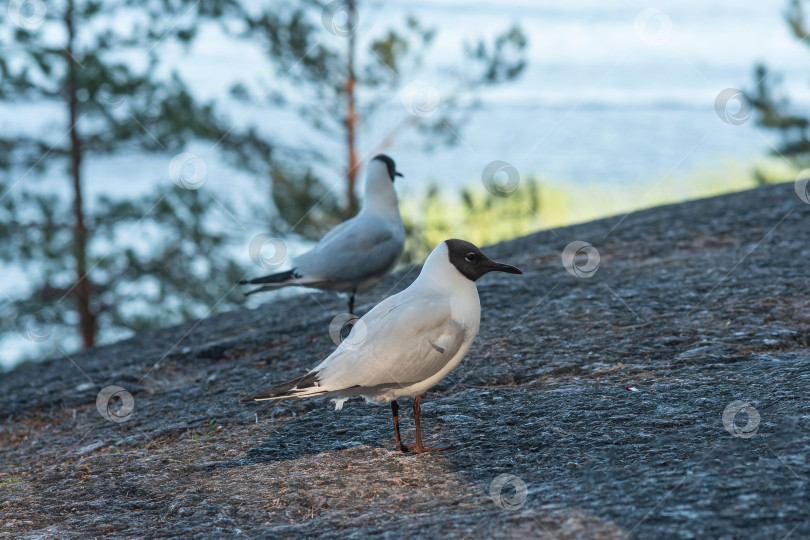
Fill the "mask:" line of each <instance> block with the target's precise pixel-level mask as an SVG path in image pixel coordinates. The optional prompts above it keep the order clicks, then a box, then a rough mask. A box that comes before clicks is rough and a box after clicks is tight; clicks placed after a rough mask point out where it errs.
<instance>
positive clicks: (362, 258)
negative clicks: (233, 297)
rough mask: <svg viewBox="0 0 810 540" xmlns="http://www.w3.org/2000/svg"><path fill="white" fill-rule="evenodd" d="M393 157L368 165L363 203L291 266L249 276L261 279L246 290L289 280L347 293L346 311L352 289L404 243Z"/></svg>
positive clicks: (374, 279) (370, 279) (388, 266)
mask: <svg viewBox="0 0 810 540" xmlns="http://www.w3.org/2000/svg"><path fill="white" fill-rule="evenodd" d="M397 176H402V174H400V173H398V172H397V169H396V165H395V164H394V160H393V159H391V158H390V157H388V156H386V155H384V154H380V155H378V156H375V157H374V158H373V159H372V160H371V162H370V163H369V165H368V175H367V177H366V188H365V198H364V199H363V208H362V209H361V210H360V212H359V213H358V214H357V215H356V216H355V217H353V218H351V219H348V220H346V221H344V222H343V223H341V224H340V225H338V226H337V227H335V228H334V229H332V230H331V231H329V232H328V233H327V234H326V236H324V237H323V238H322V239H321V241H320V242H318V243H317V244H316V245H315V247H313V248H312V249H311V250H309V251H307V252H306V253H304V254H303V255H300V256H298V257H296V258H295V261H294V262H293V268H292V269H291V270H288V271H286V272H279V273H277V274H271V275H269V276H264V277H260V278H256V279H251V280H243V281H240V282H239V283H240V284H242V285H247V284H250V285H262V286H261V287H259V288H257V289H254V290H252V291H248V292H247V293H245V294H246V295H250V294H253V293H257V292H260V291H267V290H275V289H280V288H282V287H288V286H290V285H298V286H302V287H313V288H316V289H321V290H324V291H336V292H345V293H349V313H354V295H355V294H357V293H364V292H366V291H368V290H370V289H371V288H373V287H374V286H375V285H376V284H377V283H379V282H380V280H382V278H384V277H385V276H386V275H387V274H388V273H389V272H390V271H391V270H392V269H393V268H394V265H396V264H397V261H398V260H399V257H400V256H401V255H402V250H403V249H404V247H405V227H404V226H403V225H402V217H400V215H399V207H398V205H397V192H396V191H395V190H394V178H396V177H397Z"/></svg>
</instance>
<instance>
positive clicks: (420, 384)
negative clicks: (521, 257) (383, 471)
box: [242, 239, 522, 453]
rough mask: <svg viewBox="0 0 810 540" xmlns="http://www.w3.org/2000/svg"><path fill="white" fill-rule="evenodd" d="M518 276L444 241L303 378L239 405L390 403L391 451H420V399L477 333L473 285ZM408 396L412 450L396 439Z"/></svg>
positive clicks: (471, 249)
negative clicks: (317, 400) (487, 277)
mask: <svg viewBox="0 0 810 540" xmlns="http://www.w3.org/2000/svg"><path fill="white" fill-rule="evenodd" d="M493 271H498V272H508V273H510V274H522V272H521V271H520V270H518V269H517V268H515V267H514V266H509V265H508V264H502V263H498V262H495V261H493V260H492V259H490V258H489V257H487V256H486V255H484V254H483V253H482V252H481V250H480V249H478V248H477V247H475V246H474V245H473V244H471V243H469V242H466V241H464V240H456V239H452V240H446V241H444V242H442V243H441V244H439V245H438V246H437V247H436V248H435V249H434V250H433V252H432V253H431V254H430V256H428V258H427V260H426V261H425V264H424V266H423V268H422V271H421V272H420V274H419V277H417V278H416V281H414V282H413V284H411V286H410V287H408V288H407V289H405V290H404V291H402V292H400V293H398V294H395V295H393V296H390V297H388V298H386V299H385V300H383V301H382V302H380V303H379V304H377V305H376V306H375V307H374V308H373V309H372V310H371V311H369V312H368V313H366V314H365V315H364V316H363V317H361V318H360V319H359V320H357V321H356V322H355V324H354V326H353V327H352V330H351V332H350V333H349V335H348V337H347V338H346V339H345V340H344V341H343V342H342V343H341V344H340V345H339V346H338V348H337V349H335V351H334V352H333V353H332V354H330V355H329V356H328V357H327V358H326V359H325V360H324V361H323V362H321V363H320V364H318V365H317V366H316V367H315V368H314V369H312V370H311V371H310V372H309V373H307V374H306V375H303V376H301V377H298V378H296V379H293V380H291V381H289V382H287V383H284V384H280V385H278V386H274V387H273V388H270V389H268V390H263V391H261V392H257V393H255V394H251V395H249V396H246V397H244V398H242V401H243V402H245V401H266V400H275V399H302V398H308V397H316V396H333V397H334V398H335V408H336V409H340V408H341V407H342V406H343V402H344V401H346V400H347V399H348V398H350V397H352V396H363V397H365V398H366V401H368V402H373V403H378V404H384V403H389V402H390V403H391V412H392V414H393V417H394V435H395V438H396V444H397V450H399V451H402V452H415V453H421V452H428V451H433V450H442V449H443V448H425V447H424V446H422V434H421V430H420V425H419V411H420V399H421V394H422V393H423V392H425V391H426V390H427V389H429V388H431V387H432V386H434V385H435V384H436V383H438V382H439V381H440V380H442V379H443V378H444V377H445V376H446V375H447V374H448V373H450V370H452V369H453V368H454V367H456V365H457V364H458V363H459V362H460V361H461V359H462V358H464V355H465V354H466V353H467V350H469V348H470V345H472V342H473V340H474V339H475V336H476V334H477V333H478V324H479V322H480V320H481V304H480V303H479V300H478V289H477V288H476V286H475V281H476V280H477V279H478V278H480V277H481V276H483V275H484V274H486V273H488V272H493ZM410 396H415V399H414V403H413V414H414V422H415V424H416V443H415V444H410V445H407V444H403V443H402V441H401V440H400V437H399V419H398V411H399V405H398V404H397V399H398V398H404V397H410Z"/></svg>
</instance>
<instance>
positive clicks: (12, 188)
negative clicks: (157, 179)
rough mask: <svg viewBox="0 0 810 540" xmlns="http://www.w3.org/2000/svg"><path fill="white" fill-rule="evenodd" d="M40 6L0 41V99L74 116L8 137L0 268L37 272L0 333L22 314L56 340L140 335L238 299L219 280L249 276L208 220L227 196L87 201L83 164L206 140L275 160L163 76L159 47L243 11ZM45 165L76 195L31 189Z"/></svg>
mask: <svg viewBox="0 0 810 540" xmlns="http://www.w3.org/2000/svg"><path fill="white" fill-rule="evenodd" d="M122 10H125V11H126V13H127V16H128V17H129V18H130V20H132V21H133V24H132V25H130V26H129V27H128V28H127V29H125V30H122V29H121V28H119V27H118V26H117V25H116V26H115V27H114V23H115V22H116V21H119V20H120V13H121V11H122ZM46 13H47V16H46V17H45V19H44V20H43V21H42V24H40V25H38V24H34V25H30V26H32V28H28V27H27V26H25V25H23V26H22V27H18V28H15V29H14V32H13V34H8V35H11V43H0V45H2V46H3V48H4V51H7V52H5V53H4V55H3V57H2V59H0V73H2V77H0V100H2V101H4V102H6V104H9V103H20V102H36V103H40V104H45V103H50V104H53V105H56V106H57V107H60V108H61V110H62V111H63V113H64V117H65V118H67V122H65V124H64V125H62V126H58V127H57V128H56V129H53V128H52V127H50V126H49V127H48V128H47V129H46V130H45V131H43V132H42V133H40V134H36V135H25V136H18V135H6V134H2V135H0V173H4V174H5V180H4V178H3V177H2V176H0V254H2V256H3V261H4V263H5V265H7V266H14V267H17V268H27V269H30V270H28V271H26V277H27V279H28V282H29V288H28V289H27V290H21V291H14V293H13V295H14V296H13V297H11V298H10V302H7V303H6V304H4V305H3V306H2V310H1V311H0V319H2V321H3V327H2V328H3V330H2V331H1V332H0V336H2V334H5V333H7V332H12V331H13V330H15V329H16V325H15V321H19V318H20V316H21V315H22V314H25V313H32V312H33V313H47V315H48V317H49V319H50V320H49V322H48V324H53V326H54V329H53V335H54V338H53V339H54V340H55V341H57V342H59V343H61V342H62V340H63V339H64V337H65V333H64V332H63V331H62V330H63V329H64V328H68V327H76V326H78V327H79V328H80V329H81V332H80V334H81V336H82V341H83V343H84V344H85V345H90V344H92V343H93V342H94V341H95V336H96V334H97V333H98V331H99V330H102V331H103V332H104V333H105V335H120V334H121V333H122V332H126V331H136V332H137V331H140V330H143V329H146V328H152V327H155V326H161V325H165V324H169V323H173V322H179V321H180V320H182V319H186V318H189V317H200V316H204V315H206V314H207V313H209V312H210V310H212V309H215V308H218V307H220V308H221V307H224V306H227V305H233V304H234V303H236V302H240V301H241V296H240V295H238V294H237V293H236V292H234V291H231V292H230V293H228V294H227V295H225V297H224V298H223V291H222V285H221V283H223V282H224V283H228V284H231V283H235V282H236V281H237V280H238V279H239V278H240V277H242V273H241V272H240V271H239V269H238V268H237V267H236V265H235V264H234V263H233V262H232V258H231V257H230V254H229V250H228V245H227V243H228V239H227V238H226V237H225V236H224V235H223V234H222V233H221V232H218V231H217V230H215V229H214V228H213V227H214V226H215V224H216V222H217V221H216V219H215V218H214V217H212V216H211V214H212V209H213V208H216V207H220V206H221V203H220V202H218V201H215V200H214V199H213V197H212V196H211V195H210V194H209V193H207V192H205V191H188V190H183V189H180V188H178V187H176V186H174V185H173V184H169V185H167V186H163V187H160V188H158V189H156V191H155V192H154V193H153V194H151V195H148V196H143V197H140V198H137V199H132V200H111V199H106V198H99V199H98V200H96V201H89V202H90V203H92V204H88V201H87V200H86V198H87V197H86V195H85V194H84V192H83V189H84V188H83V184H84V168H85V167H86V164H87V162H88V161H91V160H93V159H95V158H96V157H98V156H102V155H109V154H115V153H119V152H144V151H145V152H163V153H167V155H168V156H169V157H170V156H171V155H172V154H173V153H176V152H177V151H179V150H180V149H182V148H183V147H185V145H186V144H187V143H188V142H189V141H191V140H195V139H210V140H219V141H221V145H220V147H221V148H223V149H224V150H225V151H230V152H231V153H230V156H231V157H232V159H233V160H234V161H236V162H238V163H242V162H244V163H250V162H257V161H264V160H267V159H269V156H270V155H271V154H272V145H271V144H270V143H269V142H268V141H266V140H259V139H258V138H257V137H256V136H255V134H254V133H252V132H247V133H243V134H239V133H234V132H231V130H230V129H228V128H227V127H226V125H225V122H224V120H223V119H221V118H220V117H219V116H218V114H217V113H216V111H215V109H214V106H213V105H212V104H202V103H198V102H197V100H196V99H195V98H194V97H193V95H192V93H191V91H190V90H189V89H188V88H187V87H186V86H185V84H184V83H183V81H182V80H181V79H180V78H179V77H178V76H177V75H176V74H172V75H170V76H169V77H165V76H160V75H159V73H160V68H161V65H160V61H159V60H160V51H161V47H162V46H165V45H166V44H168V43H172V42H179V43H183V44H187V43H188V42H189V40H191V39H192V38H193V37H194V36H195V33H196V28H197V27H198V26H199V25H200V24H201V23H202V22H203V21H204V20H205V19H207V18H210V17H214V16H216V17H221V16H225V15H226V14H227V15H228V16H231V17H233V16H235V15H237V14H240V13H241V10H240V9H239V4H238V2H235V1H234V0H204V1H203V2H198V1H194V0H173V1H171V2H136V1H134V0H105V1H104V2H99V1H81V0H66V2H64V3H60V4H59V5H51V4H49V5H48V6H47V10H46ZM147 23H148V24H147ZM124 57H125V58H127V61H126V63H125V62H123V61H122V60H121V58H124ZM257 154H260V156H261V157H260V158H257V157H256V156H257ZM167 159H168V157H167ZM43 173H48V174H50V176H51V177H59V176H63V177H64V180H65V186H69V188H70V193H71V194H72V200H66V199H64V198H63V197H59V196H57V195H52V194H49V193H47V192H46V191H45V190H44V189H43V188H42V187H39V186H37V180H38V179H39V178H40V177H42V176H43V175H44V174H43ZM145 180H146V181H148V182H152V181H153V179H151V178H150V179H145ZM111 181H117V179H115V178H113V179H111ZM48 188H49V189H50V190H54V191H61V190H58V189H55V188H54V186H52V185H51V186H48ZM221 230H222V228H220V231H221ZM42 310H45V311H42ZM43 324H44V321H43ZM56 336H59V337H56Z"/></svg>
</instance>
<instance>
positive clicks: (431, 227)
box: [402, 179, 559, 264]
mask: <svg viewBox="0 0 810 540" xmlns="http://www.w3.org/2000/svg"><path fill="white" fill-rule="evenodd" d="M546 190H547V191H548V192H549V194H551V193H553V194H554V196H555V197H557V196H558V195H559V192H558V190H555V189H553V188H545V189H543V188H541V185H540V182H538V181H537V180H536V179H528V180H526V181H525V182H522V183H521V184H520V185H519V186H518V187H517V188H516V189H515V190H514V191H511V192H509V193H508V194H506V196H503V195H493V194H491V193H489V192H487V191H485V190H483V189H480V190H473V189H463V190H462V191H461V193H460V194H459V196H458V197H457V198H450V197H447V196H446V195H444V194H442V193H441V191H440V190H439V188H438V187H437V186H436V185H432V186H430V187H429V188H428V190H427V192H426V193H425V195H424V196H421V197H417V198H415V199H410V200H405V201H403V204H402V211H403V212H402V214H403V221H404V223H405V231H406V238H407V241H406V245H405V253H404V255H403V257H402V262H403V263H407V264H418V263H421V262H422V261H424V260H425V257H427V255H428V254H429V253H430V251H431V250H432V249H433V248H434V247H436V245H437V244H439V243H440V242H442V241H444V240H446V239H447V238H454V237H461V238H463V239H465V240H468V241H470V242H472V243H474V244H476V245H479V246H486V245H490V244H494V243H497V242H500V241H502V240H508V239H511V238H515V237H517V236H523V235H525V234H528V233H530V232H533V231H536V230H539V229H541V228H545V227H546V223H547V222H546V221H545V220H544V219H543V217H542V214H543V213H544V209H543V201H544V199H543V197H544V194H545V192H546Z"/></svg>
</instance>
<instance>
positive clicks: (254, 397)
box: [239, 371, 328, 403]
mask: <svg viewBox="0 0 810 540" xmlns="http://www.w3.org/2000/svg"><path fill="white" fill-rule="evenodd" d="M320 386H321V383H320V381H319V380H318V372H317V371H312V372H310V373H307V374H306V375H302V376H301V377H297V378H295V379H293V380H291V381H289V382H286V383H284V384H279V385H277V386H274V387H272V388H268V389H267V390H262V391H260V392H256V393H255V394H250V395H249V396H245V397H243V398H242V399H240V400H239V401H241V402H243V403H244V402H248V401H267V400H270V399H300V398H304V397H311V396H318V395H321V394H326V393H328V392H327V391H326V390H321V389H320Z"/></svg>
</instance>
